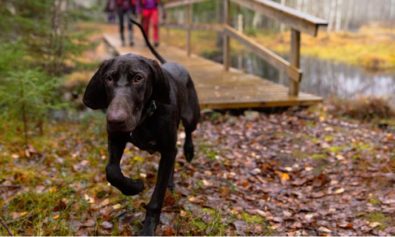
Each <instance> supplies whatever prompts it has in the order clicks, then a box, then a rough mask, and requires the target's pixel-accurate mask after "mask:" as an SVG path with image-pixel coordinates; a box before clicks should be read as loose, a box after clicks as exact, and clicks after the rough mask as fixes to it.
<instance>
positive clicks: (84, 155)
mask: <svg viewBox="0 0 395 237" xmlns="http://www.w3.org/2000/svg"><path fill="white" fill-rule="evenodd" d="M104 119H105V117H104V115H103V114H101V113H100V112H95V113H83V114H81V115H80V116H79V118H78V122H56V123H55V122H53V123H51V124H48V125H47V126H46V128H45V135H44V136H37V137H35V139H34V140H32V141H31V145H30V147H29V149H28V150H27V151H25V150H24V149H23V147H22V146H20V145H19V142H18V139H19V138H17V137H14V136H9V135H8V133H7V132H6V131H7V129H8V127H7V123H6V122H5V123H3V127H2V128H1V133H0V141H1V143H0V165H1V169H0V197H1V198H0V210H1V211H0V217H1V218H2V219H3V221H4V222H5V224H6V225H7V226H8V227H9V229H10V230H11V231H12V233H14V234H18V235H109V234H111V235H132V234H137V233H138V230H139V229H140V228H141V222H142V220H143V218H144V211H145V210H144V208H143V204H144V203H147V202H148V200H149V197H150V193H151V192H152V188H153V185H154V182H155V176H156V170H157V167H158V160H159V157H158V155H155V154H154V155H150V154H148V153H145V152H141V151H138V150H137V149H135V148H134V147H132V146H130V147H129V148H128V149H127V150H126V151H125V154H124V157H123V161H122V169H123V172H124V173H125V174H126V175H128V176H131V177H138V176H140V177H143V178H144V179H145V182H146V187H147V189H146V190H145V192H144V193H142V194H140V195H137V196H134V197H126V196H123V195H122V194H121V193H120V192H119V191H117V190H116V189H115V188H113V187H111V186H110V185H109V184H108V183H107V182H106V180H105V173H104V167H105V164H106V134H105V123H104ZM179 137H180V138H179V144H178V145H179V146H180V147H181V145H182V142H183V141H182V140H183V132H182V130H180V132H179ZM194 138H195V143H196V147H197V148H196V150H197V152H196V153H197V154H196V157H195V159H194V160H193V161H192V163H191V164H189V163H187V162H185V159H184V157H183V155H182V153H181V152H180V153H179V155H178V157H177V164H176V174H175V182H176V189H175V192H174V193H173V194H171V193H168V194H167V197H166V200H165V206H164V208H163V212H162V216H161V225H160V226H159V227H158V229H157V234H158V235H271V234H280V235H377V234H380V235H384V234H392V235H394V234H395V228H394V226H395V189H394V186H395V175H394V171H395V149H394V148H395V132H394V130H393V128H388V129H387V130H382V129H379V128H376V127H375V126H373V125H372V124H361V123H360V122H357V121H350V120H345V119H340V118H333V117H330V116H328V115H327V114H326V113H325V112H324V110H322V109H315V110H314V111H313V110H300V111H295V110H294V111H286V112H281V113H271V114H268V113H258V112H252V111H248V112H245V113H242V114H240V115H230V114H219V113H207V114H205V115H204V119H203V120H202V122H201V124H200V126H199V128H198V130H197V131H196V132H195V133H194ZM180 151H181V149H180ZM5 234H7V232H6V230H5V228H4V227H3V226H0V235H5Z"/></svg>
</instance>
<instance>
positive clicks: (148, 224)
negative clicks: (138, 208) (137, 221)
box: [140, 216, 158, 236]
mask: <svg viewBox="0 0 395 237" xmlns="http://www.w3.org/2000/svg"><path fill="white" fill-rule="evenodd" d="M156 219H157V218H155V217H154V216H150V217H148V216H147V217H146V218H145V220H144V226H143V229H142V230H141V232H140V235H141V236H153V235H155V229H156V226H157V224H158V221H156Z"/></svg>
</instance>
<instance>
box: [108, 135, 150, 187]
mask: <svg viewBox="0 0 395 237" xmlns="http://www.w3.org/2000/svg"><path fill="white" fill-rule="evenodd" d="M126 142H127V140H126V139H125V138H123V137H122V136H117V137H115V136H112V137H111V136H108V152H109V156H110V159H109V162H108V164H107V167H106V176H107V181H108V182H110V183H111V185H112V186H115V187H116V188H118V189H119V190H120V191H121V192H122V193H123V194H125V195H136V194H138V193H140V192H141V191H143V190H144V183H143V181H142V180H140V179H138V180H133V179H130V178H128V177H125V176H124V175H123V174H122V171H121V167H120V162H121V158H122V154H123V150H124V149H125V146H126Z"/></svg>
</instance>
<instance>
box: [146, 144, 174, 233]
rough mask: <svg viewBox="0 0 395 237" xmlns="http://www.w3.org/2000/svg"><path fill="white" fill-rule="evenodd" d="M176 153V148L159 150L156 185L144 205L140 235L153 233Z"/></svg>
mask: <svg viewBox="0 0 395 237" xmlns="http://www.w3.org/2000/svg"><path fill="white" fill-rule="evenodd" d="M176 155H177V148H174V149H172V150H169V151H165V152H161V159H160V162H159V171H158V176H157V178H156V185H155V189H154V192H153V194H152V197H151V200H150V202H149V204H148V205H147V206H146V209H147V213H146V216H145V220H144V227H143V230H142V233H141V234H142V235H155V228H156V226H157V224H158V223H159V217H160V211H161V209H162V205H163V199H164V197H165V194H166V188H167V184H168V182H169V178H170V174H171V172H172V170H173V169H174V160H175V158H176Z"/></svg>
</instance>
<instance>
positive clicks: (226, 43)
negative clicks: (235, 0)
mask: <svg viewBox="0 0 395 237" xmlns="http://www.w3.org/2000/svg"><path fill="white" fill-rule="evenodd" d="M223 23H224V26H227V25H229V24H230V0H224V22H223ZM224 32H225V28H224ZM222 37H223V42H222V43H223V63H224V70H225V71H229V68H230V62H231V61H230V59H231V58H230V38H229V35H227V34H223V36H222Z"/></svg>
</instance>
